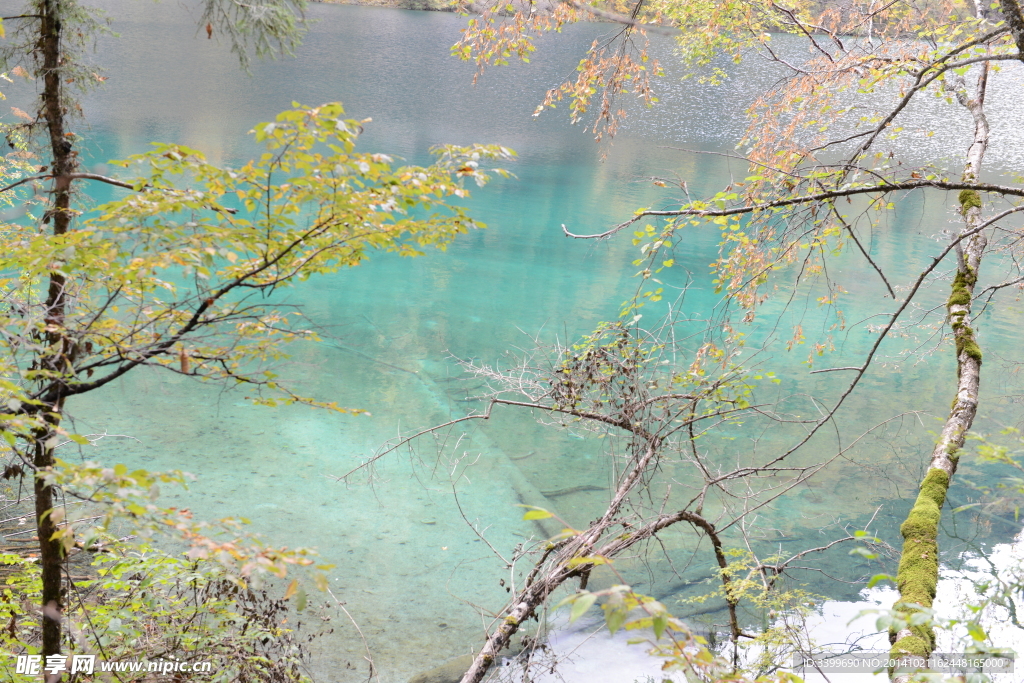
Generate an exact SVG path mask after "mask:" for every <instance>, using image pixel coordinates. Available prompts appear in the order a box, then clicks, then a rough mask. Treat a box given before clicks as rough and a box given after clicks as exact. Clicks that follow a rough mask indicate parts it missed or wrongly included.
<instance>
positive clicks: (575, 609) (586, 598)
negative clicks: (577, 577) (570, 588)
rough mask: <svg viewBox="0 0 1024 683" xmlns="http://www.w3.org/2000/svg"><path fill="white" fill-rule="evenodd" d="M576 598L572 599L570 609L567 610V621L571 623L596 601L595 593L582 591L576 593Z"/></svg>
mask: <svg viewBox="0 0 1024 683" xmlns="http://www.w3.org/2000/svg"><path fill="white" fill-rule="evenodd" d="M577 596H578V597H577V598H576V599H575V600H573V603H572V611H571V612H569V623H570V624H571V623H573V622H574V621H576V620H577V619H579V618H580V617H582V616H583V615H584V614H585V613H586V611H587V610H588V609H590V608H591V607H593V605H594V603H595V602H597V594H596V593H590V592H584V593H578V594H577Z"/></svg>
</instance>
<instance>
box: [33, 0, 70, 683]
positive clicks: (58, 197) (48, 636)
mask: <svg viewBox="0 0 1024 683" xmlns="http://www.w3.org/2000/svg"><path fill="white" fill-rule="evenodd" d="M38 8H39V9H38V11H39V17H40V21H39V43H38V56H39V58H40V61H41V63H42V70H41V76H42V79H43V92H42V101H41V109H40V113H41V114H42V118H43V120H44V121H45V123H46V127H47V132H48V133H49V138H50V153H51V157H52V158H51V163H50V168H51V170H52V173H53V199H52V203H51V205H50V207H49V209H48V210H47V212H46V214H45V217H44V219H43V222H44V223H50V224H51V225H52V230H53V234H54V235H63V234H65V233H67V232H68V229H69V227H70V225H71V220H72V217H73V212H72V210H71V182H72V177H71V174H72V173H74V171H75V168H76V166H77V161H76V153H75V151H74V149H73V145H72V143H71V140H70V139H69V135H68V132H67V129H66V120H65V119H66V115H67V111H66V108H65V102H64V92H63V80H64V74H63V73H62V68H61V67H62V64H61V52H62V50H61V40H62V38H63V35H62V34H63V26H62V22H61V15H62V12H61V9H62V7H61V0H42V1H41V2H40V3H39V5H38ZM66 310H67V280H66V278H65V276H64V275H62V274H60V273H52V274H51V275H50V280H49V287H48V290H47V297H46V313H45V320H46V331H45V335H46V341H47V344H48V347H49V351H48V355H46V356H45V357H44V358H43V365H44V367H45V368H46V369H47V370H49V371H50V372H51V373H53V374H52V377H51V378H48V379H46V380H44V381H47V382H48V383H56V386H57V387H58V390H57V391H56V392H55V395H54V394H53V393H50V392H47V394H48V398H49V399H50V400H49V402H48V404H47V405H46V406H45V409H46V411H47V413H48V414H47V418H46V422H47V426H48V429H46V430H45V431H42V430H41V431H40V432H39V433H37V434H36V443H35V444H34V457H33V460H34V462H33V464H34V465H35V468H36V480H35V485H34V488H35V504H36V520H37V530H38V532H39V550H40V562H41V568H42V583H43V588H42V606H43V648H42V655H43V656H44V657H45V656H50V655H56V654H59V653H60V650H61V615H62V613H63V609H64V604H63V599H62V595H61V593H62V583H63V582H62V578H61V571H62V565H63V562H64V550H63V544H62V543H61V541H60V540H59V539H56V538H54V535H55V534H56V533H57V531H58V529H57V525H56V524H55V523H54V520H53V516H52V511H53V509H54V504H55V498H54V491H53V487H51V486H49V485H47V484H46V483H45V481H44V480H43V479H42V477H41V475H42V473H43V472H45V471H46V470H48V469H49V468H51V467H52V466H53V461H54V447H53V443H52V437H53V436H54V435H55V433H56V428H57V427H58V426H59V424H60V419H61V418H60V415H61V411H62V410H63V403H64V401H63V398H62V396H61V394H62V392H61V391H60V390H59V387H60V386H61V385H62V384H63V382H62V381H61V379H60V377H61V376H62V375H64V374H66V373H67V372H69V370H70V366H71V357H72V355H73V352H74V348H73V347H74V345H73V343H72V341H71V340H70V339H68V337H67V335H66V334H65V331H64V323H65V315H66ZM56 679H59V676H57V677H56ZM56 679H54V678H50V679H49V680H56Z"/></svg>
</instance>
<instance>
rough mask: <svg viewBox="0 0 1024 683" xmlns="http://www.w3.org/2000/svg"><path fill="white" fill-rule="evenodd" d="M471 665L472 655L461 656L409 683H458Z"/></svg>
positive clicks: (414, 678) (425, 672)
mask: <svg viewBox="0 0 1024 683" xmlns="http://www.w3.org/2000/svg"><path fill="white" fill-rule="evenodd" d="M472 664H473V655H462V656H461V657H456V658H455V659H453V660H451V661H450V662H445V663H444V664H442V665H441V666H436V667H434V668H433V669H431V670H430V671H424V672H423V673H421V674H417V675H415V676H413V677H412V678H410V679H409V683H459V681H460V680H461V679H462V675H463V674H465V673H466V671H467V670H469V667H470V666H472Z"/></svg>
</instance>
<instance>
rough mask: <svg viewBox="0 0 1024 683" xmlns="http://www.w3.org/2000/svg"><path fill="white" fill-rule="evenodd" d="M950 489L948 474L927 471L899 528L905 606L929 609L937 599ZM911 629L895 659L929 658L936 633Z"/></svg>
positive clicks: (900, 642) (898, 580)
mask: <svg viewBox="0 0 1024 683" xmlns="http://www.w3.org/2000/svg"><path fill="white" fill-rule="evenodd" d="M948 488H949V475H948V474H946V472H945V471H943V470H940V469H930V470H928V474H927V475H926V476H925V478H924V481H923V482H921V491H920V493H918V495H917V500H916V501H915V502H914V507H913V508H911V510H910V514H908V515H907V519H906V521H905V522H903V524H902V526H900V533H902V534H903V556H902V557H901V558H900V566H899V570H898V572H897V574H896V585H897V587H898V588H899V591H900V602H901V603H903V604H905V605H908V606H910V605H920V606H921V607H925V608H929V607H931V606H932V601H934V600H935V590H936V588H937V586H938V584H939V546H938V540H937V539H938V534H939V521H940V520H941V518H942V505H943V504H944V503H945V502H946V490H947V489H948ZM910 630H911V633H912V634H913V635H909V636H905V637H903V638H900V639H899V640H897V641H896V642H894V643H893V647H892V654H893V656H897V657H898V656H905V655H920V656H925V657H927V656H928V655H929V654H931V652H932V650H933V649H934V647H935V632H934V631H933V630H932V629H931V628H930V627H926V626H915V627H912V628H911V629H910ZM893 637H895V634H893Z"/></svg>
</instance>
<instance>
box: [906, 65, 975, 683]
mask: <svg viewBox="0 0 1024 683" xmlns="http://www.w3.org/2000/svg"><path fill="white" fill-rule="evenodd" d="M987 80H988V66H987V64H986V65H984V66H983V67H982V72H981V75H980V76H979V77H978V86H977V91H976V96H975V98H974V99H969V98H968V96H967V93H966V90H965V88H964V87H963V84H962V83H960V84H958V85H959V87H958V88H957V98H958V99H959V101H960V103H961V104H962V105H964V106H965V107H966V108H967V110H968V111H970V113H971V116H972V118H973V120H974V142H973V143H972V144H971V147H970V149H969V150H968V153H967V163H966V165H965V168H964V180H965V182H977V181H978V178H979V176H980V174H981V167H982V163H983V161H984V158H985V151H986V149H987V148H988V141H989V126H988V120H987V119H986V118H985V87H986V84H987ZM958 199H959V203H960V212H961V215H962V216H963V227H962V228H961V232H960V234H959V235H957V238H956V239H957V240H958V243H957V272H956V276H955V277H954V279H953V287H952V292H951V293H950V295H949V299H948V301H947V303H946V307H947V309H948V311H949V323H950V326H951V327H952V329H953V338H954V341H955V343H956V358H957V389H956V397H955V398H954V400H953V405H952V408H951V409H950V413H949V417H948V418H946V423H945V424H944V425H943V428H942V432H941V434H940V436H939V440H938V442H937V443H936V444H935V449H934V450H933V451H932V454H931V461H930V462H929V466H928V471H927V472H926V473H925V477H924V481H923V482H922V483H921V489H920V493H919V494H918V497H917V501H916V502H915V503H914V507H913V508H912V509H911V510H910V514H909V515H908V516H907V519H906V521H905V522H904V523H903V525H902V526H901V527H900V532H901V533H902V535H903V552H902V556H901V558H900V565H899V570H898V573H897V587H898V589H899V592H900V599H899V601H898V603H902V604H903V605H904V606H905V607H906V608H907V610H906V611H908V612H909V611H913V610H914V608H915V606H920V607H923V608H930V607H931V606H932V602H933V600H934V599H935V592H936V588H937V586H938V581H939V548H938V531H939V522H940V521H941V516H942V506H943V504H944V503H945V500H946V492H947V490H948V489H949V484H950V481H951V480H952V478H953V475H954V473H955V472H956V465H957V457H958V452H959V450H960V449H961V448H962V447H963V445H964V437H965V436H966V434H967V431H968V430H969V429H970V428H971V425H972V424H973V423H974V418H975V416H976V415H977V412H978V390H979V388H980V385H981V349H980V347H979V346H978V343H977V340H976V339H975V337H974V330H973V329H972V328H971V326H970V320H971V302H972V299H973V296H974V288H975V284H976V283H977V280H978V270H979V268H980V267H981V261H982V258H983V257H984V253H985V248H986V246H987V245H988V239H987V237H986V234H985V230H984V229H983V221H982V217H981V209H982V206H981V196H980V195H979V193H978V192H977V191H975V190H963V191H962V192H960V194H959V197H958ZM890 639H891V640H892V655H893V657H894V658H901V657H907V656H921V657H928V656H930V655H931V653H932V652H933V651H934V649H935V632H934V630H933V629H932V628H930V627H928V626H915V627H907V628H904V629H901V630H900V631H899V632H894V633H892V634H890ZM893 680H894V681H896V683H905V682H906V681H907V680H909V676H907V675H904V674H898V675H894V677H893Z"/></svg>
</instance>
